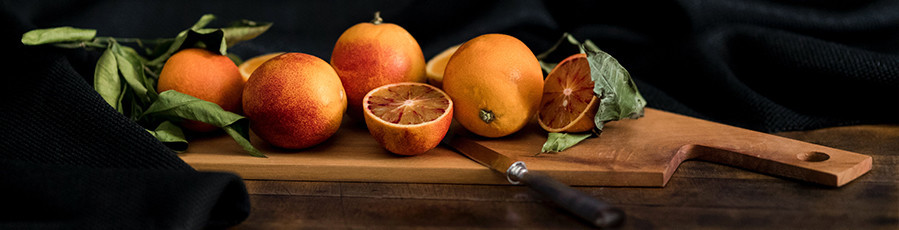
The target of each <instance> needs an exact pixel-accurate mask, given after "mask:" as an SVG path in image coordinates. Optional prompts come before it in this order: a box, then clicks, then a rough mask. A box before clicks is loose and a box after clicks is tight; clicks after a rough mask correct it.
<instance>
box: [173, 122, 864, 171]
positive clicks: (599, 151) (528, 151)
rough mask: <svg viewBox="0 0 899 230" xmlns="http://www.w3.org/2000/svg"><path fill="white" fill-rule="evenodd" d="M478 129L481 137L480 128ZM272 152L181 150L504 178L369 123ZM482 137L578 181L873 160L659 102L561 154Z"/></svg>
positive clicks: (197, 146) (534, 132)
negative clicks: (398, 146)
mask: <svg viewBox="0 0 899 230" xmlns="http://www.w3.org/2000/svg"><path fill="white" fill-rule="evenodd" d="M475 138H477V137H475ZM252 141H253V143H256V145H257V147H259V148H260V149H261V150H262V151H263V152H265V153H266V154H267V155H268V156H269V158H265V159H262V158H254V157H250V156H248V155H246V154H244V153H243V150H242V149H241V148H240V147H239V146H237V145H236V144H235V143H234V142H233V141H232V140H230V139H229V138H228V137H225V136H221V137H213V138H206V139H199V140H192V141H191V146H190V148H189V149H188V150H187V151H186V152H185V153H183V154H181V157H182V159H184V161H185V162H187V163H188V164H190V165H192V166H193V167H195V168H196V169H199V170H209V171H231V172H235V173H237V174H239V175H240V176H242V177H243V178H246V179H270V180H309V181H359V182H412V183H459V184H505V183H507V182H506V181H505V179H504V178H503V177H502V176H497V175H496V174H495V173H493V172H492V171H490V170H489V169H487V168H485V167H483V166H481V165H478V164H477V163H474V162H473V161H471V160H469V159H467V158H465V157H463V156H461V155H459V154H457V153H455V152H453V151H450V150H448V149H447V148H445V147H444V146H439V147H438V148H436V149H433V150H431V151H429V152H427V153H425V154H423V155H419V156H413V157H403V156H397V155H393V154H390V153H389V152H387V151H386V150H384V149H383V148H381V147H380V146H379V145H378V144H377V142H375V141H374V139H372V138H371V136H370V135H369V134H368V133H367V131H366V130H365V129H364V128H362V127H357V126H353V125H347V123H346V122H345V123H344V126H343V127H342V128H341V129H340V131H338V133H337V134H335V136H334V137H332V138H331V139H329V140H328V141H327V142H325V143H322V144H320V145H318V146H316V147H314V148H311V149H304V150H284V149H277V148H274V147H271V146H268V145H266V144H265V143H264V142H263V141H261V140H259V139H258V138H252ZM476 141H477V142H479V143H480V144H482V145H484V146H486V147H487V148H490V149H493V150H495V151H497V152H500V153H502V154H505V155H508V156H512V157H515V158H518V159H519V160H522V161H524V162H526V163H527V164H528V167H529V169H531V170H537V171H542V172H544V173H546V174H548V175H550V176H551V177H553V178H556V179H558V180H560V181H561V182H563V183H566V184H571V185H604V186H655V187H660V186H665V184H666V183H667V182H668V180H669V179H670V178H671V176H672V175H673V174H674V172H675V170H676V169H677V168H678V166H679V165H680V164H681V163H682V162H683V161H685V160H690V159H698V160H703V161H710V162H716V163H721V164H726V165H731V166H735V167H740V168H744V169H748V170H751V171H756V172H760V173H765V174H771V175H777V176H782V177H788V178H794V179H799V180H803V181H810V182H814V183H819V184H824V185H829V186H842V185H844V184H846V183H848V182H849V181H851V180H853V179H855V178H857V177H858V176H860V175H862V174H864V173H866V172H868V171H869V170H870V169H871V165H872V161H871V160H872V158H871V157H870V156H866V155H862V154H857V153H853V152H849V151H844V150H839V149H835V148H830V147H826V146H821V145H816V144H811V143H807V142H802V141H798V140H793V139H789V138H783V137H778V136H774V135H770V134H765V133H759V132H754V131H750V130H746V129H740V128H736V127H732V126H727V125H722V124H718V123H714V122H709V121H704V120H700V119H695V118H690V117H686V116H681V115H677V114H672V113H668V112H663V111H659V110H654V109H646V114H645V117H643V118H641V119H637V120H623V121H617V122H612V123H610V124H608V125H607V127H606V129H605V130H604V133H603V134H602V135H601V136H600V137H599V138H591V139H588V140H586V141H584V142H582V143H580V144H578V145H576V146H574V147H572V148H571V149H568V150H565V151H564V152H562V153H557V154H540V155H537V153H538V152H539V151H540V148H541V145H542V143H543V142H545V141H546V133H545V132H544V131H542V130H540V129H539V127H537V125H529V126H527V127H526V128H525V129H524V130H522V131H519V132H517V133H516V134H513V135H511V136H508V137H504V138H496V139H489V138H477V139H476Z"/></svg>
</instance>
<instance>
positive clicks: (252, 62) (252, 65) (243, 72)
mask: <svg viewBox="0 0 899 230" xmlns="http://www.w3.org/2000/svg"><path fill="white" fill-rule="evenodd" d="M281 54H284V52H277V53H269V54H263V55H259V56H256V57H253V58H250V59H249V60H246V61H244V62H243V63H240V66H238V67H237V69H238V70H240V76H242V77H243V81H244V82H246V81H247V80H248V79H250V75H252V74H253V71H255V70H256V68H259V65H262V63H264V62H265V61H268V59H272V58H273V57H275V56H278V55H281Z"/></svg>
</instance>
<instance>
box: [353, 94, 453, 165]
mask: <svg viewBox="0 0 899 230" xmlns="http://www.w3.org/2000/svg"><path fill="white" fill-rule="evenodd" d="M362 106H363V110H364V112H363V114H364V116H365V124H366V125H367V126H368V131H369V132H370V133H371V135H372V137H374V138H375V140H377V141H378V143H380V144H381V146H383V147H384V148H385V149H387V150H388V151H390V152H393V153H396V154H400V155H418V154H422V153H424V152H427V151H428V150H431V149H433V148H434V147H437V144H440V141H441V140H442V139H443V137H444V136H445V135H446V132H447V130H449V125H450V122H451V121H452V120H453V101H452V100H451V99H450V97H449V96H448V95H447V94H446V93H444V92H443V90H440V89H438V88H436V87H434V86H431V85H428V84H424V83H414V82H402V83H394V84H388V85H384V86H381V87H378V88H375V89H373V90H371V91H369V92H368V94H366V95H365V97H364V98H363V99H362Z"/></svg>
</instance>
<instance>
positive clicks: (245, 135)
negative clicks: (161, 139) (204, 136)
mask: <svg viewBox="0 0 899 230" xmlns="http://www.w3.org/2000/svg"><path fill="white" fill-rule="evenodd" d="M150 116H157V117H163V118H168V119H188V120H195V121H201V122H205V123H207V124H211V125H214V126H216V127H220V128H223V129H224V130H225V132H226V133H228V135H230V136H231V138H234V141H236V142H237V143H238V144H240V145H241V147H243V148H244V149H245V150H247V152H249V153H250V155H253V156H256V157H265V155H263V154H262V152H260V151H259V150H257V149H256V148H254V147H253V145H251V144H250V141H249V136H250V135H249V124H248V120H247V119H246V118H245V117H244V116H241V115H238V114H236V113H232V112H228V111H225V110H224V109H222V107H220V106H219V105H217V104H215V103H212V102H208V101H204V100H201V99H199V98H196V97H193V96H190V95H187V94H183V93H179V92H178V91H175V90H167V91H164V92H162V93H160V94H159V98H157V99H156V101H155V102H153V104H152V105H150V107H149V108H147V110H146V111H145V112H144V113H143V115H142V118H147V117H150Z"/></svg>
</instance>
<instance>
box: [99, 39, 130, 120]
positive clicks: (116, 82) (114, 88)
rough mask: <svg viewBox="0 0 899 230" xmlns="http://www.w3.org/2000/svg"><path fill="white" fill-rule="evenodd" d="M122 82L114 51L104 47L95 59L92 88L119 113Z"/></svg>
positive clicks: (120, 110)
mask: <svg viewBox="0 0 899 230" xmlns="http://www.w3.org/2000/svg"><path fill="white" fill-rule="evenodd" d="M110 46H111V45H110ZM122 84H123V83H122V79H121V78H120V77H119V68H118V64H117V63H116V57H115V53H113V52H112V49H106V51H104V52H103V54H102V55H100V60H98V61H97V66H96V67H95V69H94V90H96V91H97V93H99V94H100V96H101V97H103V100H105V101H106V103H108V104H109V105H110V106H112V107H113V108H115V109H116V110H117V111H119V113H121V112H122V91H123V87H124V86H123V85H122Z"/></svg>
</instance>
